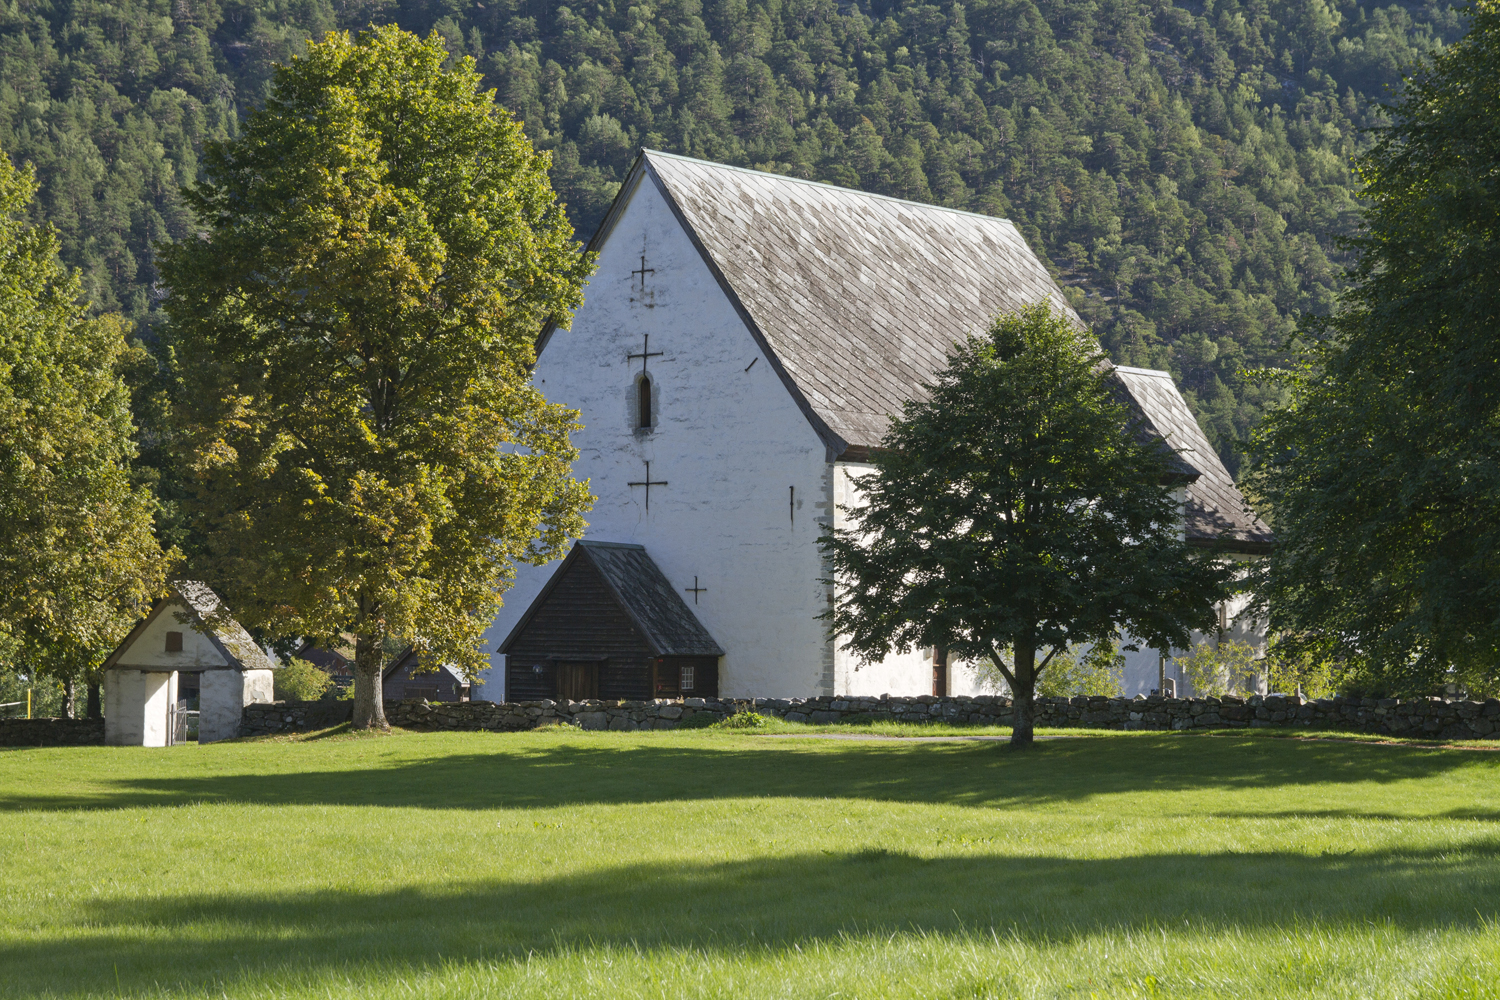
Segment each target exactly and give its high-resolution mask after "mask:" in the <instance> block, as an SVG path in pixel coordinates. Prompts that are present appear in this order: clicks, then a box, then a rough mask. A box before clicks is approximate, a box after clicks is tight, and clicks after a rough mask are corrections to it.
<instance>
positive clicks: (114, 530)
mask: <svg viewBox="0 0 1500 1000" xmlns="http://www.w3.org/2000/svg"><path fill="white" fill-rule="evenodd" d="M34 190H35V183H34V179H33V177H32V175H31V173H30V172H21V171H18V170H16V169H15V168H14V167H13V166H11V163H10V160H9V159H7V158H6V157H4V156H3V155H0V634H3V635H4V637H5V639H6V640H7V642H6V645H8V646H9V647H10V649H9V650H8V652H10V654H11V656H10V657H7V660H8V661H9V662H11V663H12V664H16V663H18V664H19V665H20V666H22V668H23V669H24V670H25V671H26V673H27V674H28V675H30V676H36V675H38V674H44V675H45V674H50V675H52V676H53V677H55V678H57V679H59V680H61V681H62V682H63V683H64V684H65V686H66V687H67V690H68V692H69V704H68V709H69V712H70V714H71V709H72V702H71V697H72V691H73V685H74V683H75V682H76V681H77V680H79V679H81V678H83V677H84V676H85V675H86V674H87V673H88V671H90V670H91V669H93V668H95V667H97V666H98V665H99V664H100V663H101V662H102V661H103V659H104V657H105V655H106V654H107V653H108V652H109V649H110V647H112V646H113V645H114V643H115V642H117V641H118V640H119V639H120V638H122V637H123V635H124V634H125V632H126V631H128V630H129V628H130V626H131V625H132V624H133V623H134V621H135V619H136V617H137V616H138V615H139V614H140V612H141V610H142V609H143V606H144V605H145V604H147V603H149V601H150V599H151V598H152V597H154V596H155V595H156V592H157V591H158V590H159V589H160V586H161V583H162V579H163V575H164V572H165V557H164V555H163V553H162V551H161V549H160V548H159V546H158V545H157V542H156V539H155V536H154V534H153V530H152V529H153V514H154V512H155V509H156V505H155V501H154V500H153V498H152V496H151V492H150V490H148V489H146V488H144V487H141V486H137V485H135V484H133V483H132V482H131V477H130V461H131V459H132V458H133V457H134V455H135V445H134V443H133V441H132V436H133V434H134V430H135V428H134V425H133V424H132V422H131V418H130V394H129V391H128V389H127V388H126V386H125V383H124V380H123V378H122V369H123V368H124V366H125V365H126V364H127V363H128V362H129V360H130V356H131V351H130V350H129V349H128V348H127V346H126V342H125V337H124V333H125V331H126V330H127V329H128V327H127V325H126V324H125V323H124V322H122V321H121V320H120V319H119V317H117V316H103V317H97V318H96V317H92V316H90V314H89V309H88V306H87V305H86V304H84V303H82V302H81V301H80V297H79V280H78V276H77V275H76V274H73V273H70V272H69V271H67V270H65V269H64V268H63V267H62V266H61V265H60V264H59V263H58V261H57V248H58V238H57V233H56V232H55V231H54V230H53V229H52V228H51V227H50V226H46V225H42V226H32V225H28V224H27V223H25V222H24V221H22V216H23V214H24V212H25V210H26V207H27V203H28V202H29V201H30V200H31V197H32V194H33V192H34ZM12 657H13V659H12Z"/></svg>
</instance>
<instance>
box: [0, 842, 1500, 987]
mask: <svg viewBox="0 0 1500 1000" xmlns="http://www.w3.org/2000/svg"><path fill="white" fill-rule="evenodd" d="M497 849H499V850H503V847H500V846H498V845H497ZM1497 916H1500V843H1480V844H1477V845H1476V844H1469V845H1466V846H1465V847H1463V848H1458V849H1455V848H1444V849H1442V850H1433V851H1402V852H1371V853H1351V854H1348V855H1342V856H1327V855H1325V856H1308V855H1298V854H1286V853H1236V854H1189V855H1174V854H1153V855H1144V856H1136V857H1130V858H1108V859H1079V858H1063V857H1004V856H996V855H993V854H987V855H977V856H959V857H954V856H942V857H936V858H930V859H927V858H921V857H917V856H913V855H910V854H904V853H899V852H896V853H892V852H886V851H882V850H880V849H878V847H875V846H874V845H871V846H870V847H867V848H865V849H864V850H860V851H854V852H849V853H819V854H814V855H806V854H804V855H797V856H791V857H771V858H757V859H753V860H749V861H734V862H725V863H714V864H702V865H695V866H684V865H682V864H639V865H632V866H620V867H615V868H606V869H602V870H601V869H594V870H591V871H588V872H585V873H567V872H563V873H559V874H557V875H555V876H554V877H551V878H548V879H544V880H540V881H517V882H505V881H483V882H458V881H449V882H439V883H435V884H433V885H431V886H429V887H402V888H398V889H394V890H387V891H370V892H354V891H347V890H333V891H313V892H303V893H293V894H285V893H271V892H264V893H259V892H253V891H251V892H238V893H237V892H226V893H222V894H213V893H194V894H186V895H178V896H167V897H163V896H159V895H152V896H145V897H140V898H131V899H125V900H107V901H93V902H91V901H81V902H80V903H78V904H77V910H76V915H75V917H74V921H75V922H74V925H73V926H72V927H71V928H68V929H67V930H66V931H63V930H62V929H60V928H55V927H54V928H52V929H51V930H49V933H48V936H47V937H46V939H43V940H29V941H27V940H17V939H16V938H14V937H13V938H12V939H11V941H10V942H9V943H6V944H4V945H0V968H3V969H4V970H6V972H5V981H6V986H7V988H8V989H7V992H9V993H10V994H11V995H20V996H29V995H35V994H40V993H46V992H49V991H50V992H52V993H54V994H55V993H56V992H57V991H58V990H59V988H60V987H62V986H63V984H66V988H67V989H70V990H73V991H77V992H79V993H84V992H87V991H89V990H114V989H116V987H117V980H116V976H118V977H119V979H118V986H119V987H122V988H124V989H125V990H126V991H132V990H137V989H146V988H150V989H151V990H152V991H153V992H165V991H167V990H171V989H174V988H181V987H189V986H191V987H193V988H197V989H207V990H208V991H210V992H214V991H216V990H218V989H220V988H228V989H229V990H230V991H231V992H232V990H233V987H234V985H235V984H236V983H254V982H257V981H262V980H263V979H270V980H274V981H276V982H278V983H283V984H284V983H287V982H289V981H293V980H301V979H312V980H316V979H317V978H318V977H320V976H323V975H335V976H338V977H339V979H340V982H345V983H347V982H348V981H350V979H351V978H352V979H353V980H354V981H357V980H358V979H359V978H360V976H362V975H368V976H371V977H377V976H380V975H383V974H386V973H394V972H410V971H412V970H416V971H419V972H420V971H421V970H423V969H432V968H436V967H437V966H438V965H439V964H440V963H444V962H446V963H454V962H458V963H464V962H478V961H481V960H483V961H486V962H488V963H496V962H499V963H508V962H525V961H527V960H528V957H541V958H548V957H553V956H568V955H578V954H582V955H583V960H584V961H588V960H589V959H588V955H589V953H590V952H599V951H608V950H611V949H622V950H626V951H631V952H634V951H636V950H637V949H645V950H650V949H654V948H672V949H687V950H690V951H697V952H701V953H704V954H709V953H713V954H720V955H725V956H729V957H734V956H739V955H745V954H751V953H767V952H771V953H775V952H780V951H782V950H789V949H791V948H792V947H793V946H802V947H806V946H807V945H808V944H809V942H814V943H816V942H828V943H835V944H836V943H837V942H838V941H840V940H844V939H847V938H849V937H855V938H858V937H866V936H868V937H871V938H875V939H881V940H883V939H885V938H886V937H888V936H889V935H891V934H892V933H900V932H912V933H925V934H931V935H939V936H944V937H949V938H955V939H960V938H968V939H970V940H974V941H981V942H983V941H991V940H995V939H999V940H1011V939H1016V940H1020V941H1022V942H1029V943H1031V944H1035V945H1043V946H1045V945H1047V944H1052V943H1063V942H1067V941H1070V940H1073V939H1077V938H1080V937H1084V936H1087V935H1090V934H1094V933H1097V932H1125V933H1130V932H1146V931H1149V932H1152V933H1156V932H1158V931H1159V932H1162V933H1171V934H1179V933H1191V934H1210V935H1211V934H1214V933H1217V932H1224V931H1234V930H1249V931H1254V930H1256V929H1258V928H1276V929H1280V928H1288V929H1293V928H1297V927H1301V928H1304V929H1305V928H1306V927H1308V926H1318V927H1320V928H1324V929H1330V930H1333V929H1338V928H1346V929H1349V930H1351V931H1352V932H1354V933H1368V931H1369V929H1370V928H1371V927H1380V926H1385V927H1389V928H1393V929H1395V930H1397V931H1406V932H1417V931H1426V930H1432V929H1457V930H1478V929H1481V928H1483V927H1485V926H1487V923H1486V922H1490V925H1492V922H1493V921H1494V920H1495V919H1496V918H1497Z"/></svg>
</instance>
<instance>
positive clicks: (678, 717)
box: [240, 695, 1500, 740]
mask: <svg viewBox="0 0 1500 1000" xmlns="http://www.w3.org/2000/svg"><path fill="white" fill-rule="evenodd" d="M332 704H334V705H338V706H345V707H343V708H342V715H341V716H340V717H338V718H336V719H334V718H333V716H332V714H330V713H329V712H328V706H329V705H330V703H329V702H300V703H299V702H276V703H274V704H271V705H251V706H248V707H246V709H245V721H244V723H243V724H242V725H241V727H240V734H241V735H243V736H253V735H261V734H265V733H275V732H302V731H306V730H308V729H317V728H322V727H324V726H329V725H336V724H337V723H338V722H344V721H347V719H348V718H349V708H348V707H347V706H348V705H349V703H348V702H336V703H332ZM742 711H754V712H759V713H761V714H762V715H771V716H776V717H778V718H782V719H785V720H786V721H788V722H808V723H814V724H825V723H837V722H862V721H869V720H888V721H895V722H948V723H955V724H969V725H994V724H999V725H1004V724H1006V723H1008V722H1009V721H1010V714H1011V704H1010V699H1008V698H1001V697H977V698H936V697H931V696H925V695H924V696H921V697H915V698H890V697H882V698H852V697H849V698H842V697H825V698H806V699H798V698H791V699H778V698H755V699H746V700H729V699H722V700H721V699H713V698H688V699H685V700H683V701H556V702H554V701H533V702H510V703H496V702H489V701H470V702H459V703H443V702H433V703H430V704H429V703H428V702H425V701H399V702H386V705H385V712H386V718H388V719H389V720H390V722H391V724H392V725H394V726H400V727H402V728H406V729H425V730H445V729H446V730H469V731H478V730H488V731H492V732H506V731H515V730H522V729H535V728H537V727H538V726H546V725H569V726H576V727H579V728H581V729H607V730H618V731H630V730H637V729H676V728H678V727H679V726H682V725H684V724H686V725H701V724H704V723H707V722H716V721H718V720H720V719H723V718H724V717H725V716H727V715H731V714H733V713H735V712H742ZM1036 724H1037V725H1038V726H1042V727H1049V728H1067V727H1087V728H1093V729H1126V730H1130V729H1158V730H1189V729H1233V728H1257V727H1278V728H1290V729H1297V728H1304V729H1339V730H1346V731H1352V732H1361V733H1373V734H1382V735H1389V736H1420V737H1430V738H1433V739H1445V740H1462V739H1482V738H1486V737H1496V738H1500V701H1496V700H1494V699H1491V700H1489V701H1483V702H1479V701H1444V700H1443V699H1440V698H1430V699H1427V698H1424V699H1408V700H1404V701H1398V700H1397V699H1394V698H1381V699H1376V698H1329V699H1321V700H1317V701H1310V700H1305V699H1302V698H1298V697H1295V696H1283V695H1270V696H1267V697H1261V696H1259V695H1257V696H1255V697H1253V698H1249V699H1243V698H1234V697H1225V698H1161V697H1151V698H1145V697H1137V698H1134V699H1126V698H1038V699H1037V703H1036Z"/></svg>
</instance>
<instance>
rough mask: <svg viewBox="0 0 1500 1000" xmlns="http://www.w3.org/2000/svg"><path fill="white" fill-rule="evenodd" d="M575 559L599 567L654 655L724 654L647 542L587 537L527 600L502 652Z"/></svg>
mask: <svg viewBox="0 0 1500 1000" xmlns="http://www.w3.org/2000/svg"><path fill="white" fill-rule="evenodd" d="M576 559H587V560H588V561H589V562H590V563H592V564H593V566H594V568H595V569H596V570H598V572H599V576H600V577H601V578H602V579H603V580H604V584H605V586H606V587H608V588H609V592H610V596H612V597H613V598H614V599H615V601H616V602H617V603H618V604H619V605H620V607H621V609H623V610H624V612H625V614H626V615H627V616H628V617H629V618H630V621H631V624H633V625H634V626H635V628H636V630H637V631H638V632H639V633H640V635H641V638H642V639H644V640H645V641H646V645H647V646H648V647H649V648H650V649H651V653H652V655H654V656H723V655H724V650H723V648H722V647H721V646H720V645H719V644H718V643H717V642H715V641H714V637H713V636H711V635H709V634H708V630H707V629H706V628H704V627H703V623H702V622H700V621H698V616H697V615H695V614H693V612H692V609H691V608H689V607H688V606H687V603H686V602H684V601H683V599H682V597H681V595H679V594H678V593H677V591H676V590H675V589H674V588H673V587H672V584H671V583H669V582H668V581H667V578H666V577H665V576H664V575H663V574H662V571H661V569H660V568H659V567H658V566H657V565H656V563H655V561H654V560H652V558H651V557H650V556H649V555H647V554H646V548H645V546H643V545H632V544H628V543H625V542H595V541H589V540H580V541H577V542H575V543H573V548H572V550H571V551H570V552H569V553H568V555H567V557H566V558H565V559H564V560H563V562H562V565H560V566H558V567H557V570H556V571H555V572H554V573H553V574H552V579H550V580H549V581H548V582H547V585H546V586H545V587H544V588H542V592H541V593H540V594H538V595H537V596H536V599H535V600H533V601H532V602H531V606H530V607H529V608H528V609H527V611H526V614H524V615H523V616H522V617H521V620H520V621H518V622H516V626H515V628H513V629H512V630H511V632H510V635H508V636H506V638H505V641H503V642H502V643H500V646H499V651H500V652H502V653H505V652H509V650H510V647H511V645H512V643H513V641H514V640H515V639H517V638H518V637H519V636H520V635H521V633H522V632H524V631H525V629H526V626H527V624H529V623H530V621H531V619H532V617H533V616H534V615H535V614H536V613H537V611H538V610H540V609H541V608H542V607H543V606H544V605H546V603H547V599H548V597H549V596H550V595H551V593H552V591H553V589H554V588H555V587H557V586H558V584H559V583H561V582H562V581H563V580H564V579H566V578H567V575H568V570H569V569H570V568H571V564H572V563H573V561H574V560H576Z"/></svg>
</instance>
